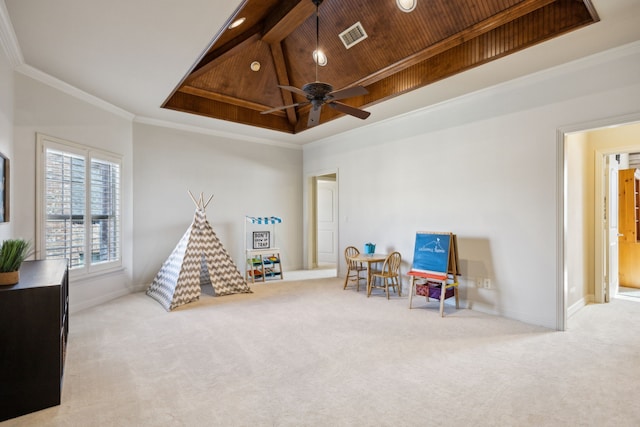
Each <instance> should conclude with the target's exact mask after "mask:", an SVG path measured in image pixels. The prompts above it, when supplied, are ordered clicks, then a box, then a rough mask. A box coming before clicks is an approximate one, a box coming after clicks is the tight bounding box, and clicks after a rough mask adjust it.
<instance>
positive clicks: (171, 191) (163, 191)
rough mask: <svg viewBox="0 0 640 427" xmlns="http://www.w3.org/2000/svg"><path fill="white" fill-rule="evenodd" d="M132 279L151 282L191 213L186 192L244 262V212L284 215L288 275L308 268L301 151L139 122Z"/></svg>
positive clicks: (280, 229) (280, 228)
mask: <svg viewBox="0 0 640 427" xmlns="http://www.w3.org/2000/svg"><path fill="white" fill-rule="evenodd" d="M133 135H134V148H133V153H134V164H133V170H134V176H133V180H134V201H135V206H136V208H135V212H134V242H135V246H134V257H133V258H134V274H133V278H134V283H135V285H136V287H137V288H139V289H143V288H146V287H147V286H148V285H149V284H150V283H151V281H152V280H153V278H154V276H155V274H156V273H157V272H158V270H159V269H160V267H161V265H162V263H163V262H164V261H165V259H166V258H167V257H168V256H169V254H170V253H171V251H172V250H173V248H174V247H175V246H176V244H177V243H178V241H179V240H180V237H182V235H183V234H184V232H185V231H186V230H187V228H188V227H189V225H190V224H191V221H192V219H193V215H194V211H195V206H194V204H193V202H192V201H191V199H190V197H189V194H188V192H187V191H191V192H192V193H193V194H194V196H196V198H197V197H199V195H200V193H204V196H205V199H208V198H209V196H210V195H212V194H213V196H214V197H213V200H212V201H211V203H210V204H209V206H208V207H207V218H208V220H209V222H210V223H211V225H212V227H213V229H214V231H215V232H216V234H217V236H218V238H219V239H220V241H221V242H222V244H223V246H224V247H225V249H226V250H227V252H229V254H230V255H231V257H232V258H233V259H234V261H235V263H236V265H237V267H238V268H239V269H240V270H241V271H243V268H244V265H245V264H244V256H243V252H244V218H245V215H250V216H270V215H275V216H280V217H282V218H283V223H282V224H280V225H277V226H276V227H277V228H276V230H275V233H276V239H277V242H276V243H277V245H278V246H279V247H280V249H281V254H282V264H283V268H284V273H285V275H286V272H287V270H291V269H299V268H301V266H302V150H300V149H289V148H281V147H276V146H271V145H262V144H256V143H252V142H243V141H239V140H232V139H225V138H221V137H217V136H212V135H206V134H198V133H193V132H186V131H182V130H176V129H171V128H165V127H159V126H152V125H148V124H142V123H134V132H133Z"/></svg>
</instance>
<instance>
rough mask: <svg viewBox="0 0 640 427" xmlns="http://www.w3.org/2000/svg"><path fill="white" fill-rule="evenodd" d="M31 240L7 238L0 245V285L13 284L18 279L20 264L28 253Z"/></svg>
mask: <svg viewBox="0 0 640 427" xmlns="http://www.w3.org/2000/svg"><path fill="white" fill-rule="evenodd" d="M30 249H31V242H29V241H28V240H24V239H7V240H5V241H4V242H2V247H0V285H15V284H16V283H18V282H19V281H20V266H21V265H22V262H23V261H24V260H25V259H26V258H27V257H28V256H29V255H30V253H29V251H30Z"/></svg>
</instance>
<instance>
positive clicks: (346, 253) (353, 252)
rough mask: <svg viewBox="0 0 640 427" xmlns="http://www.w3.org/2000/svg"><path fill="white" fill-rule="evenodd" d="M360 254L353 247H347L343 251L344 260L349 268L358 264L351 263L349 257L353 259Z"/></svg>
mask: <svg viewBox="0 0 640 427" xmlns="http://www.w3.org/2000/svg"><path fill="white" fill-rule="evenodd" d="M359 254H360V251H359V250H358V248H356V247H355V246H347V247H346V248H345V249H344V258H345V259H346V260H347V264H348V265H350V266H351V267H355V266H356V265H357V264H358V263H357V262H356V261H352V260H351V259H349V257H354V256H357V255H359Z"/></svg>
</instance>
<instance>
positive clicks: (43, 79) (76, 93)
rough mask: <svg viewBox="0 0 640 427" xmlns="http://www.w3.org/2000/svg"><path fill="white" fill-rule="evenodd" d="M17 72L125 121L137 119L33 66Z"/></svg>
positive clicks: (26, 66) (22, 67) (25, 66)
mask: <svg viewBox="0 0 640 427" xmlns="http://www.w3.org/2000/svg"><path fill="white" fill-rule="evenodd" d="M15 70H16V72H18V73H20V74H23V75H25V76H27V77H31V78H32V79H34V80H37V81H39V82H40V83H44V84H45V85H47V86H50V87H52V88H54V89H58V90H59V91H61V92H64V93H66V94H67V95H71V96H73V97H75V98H77V99H80V100H81V101H84V102H86V103H88V104H91V105H93V106H95V107H98V108H101V109H103V110H105V111H108V112H110V113H113V114H115V115H117V116H120V117H122V118H124V119H127V120H133V118H134V117H135V114H133V113H130V112H128V111H126V110H123V109H122V108H120V107H117V106H115V105H113V104H111V103H109V102H107V101H105V100H103V99H100V98H98V97H97V96H94V95H91V94H90V93H87V92H85V91H83V90H80V89H78V88H77V87H75V86H71V85H70V84H69V83H65V82H63V81H62V80H60V79H57V78H55V77H53V76H51V75H49V74H47V73H45V72H43V71H40V70H38V69H37V68H34V67H32V66H31V65H27V64H22V65H19V66H18V67H16V69H15Z"/></svg>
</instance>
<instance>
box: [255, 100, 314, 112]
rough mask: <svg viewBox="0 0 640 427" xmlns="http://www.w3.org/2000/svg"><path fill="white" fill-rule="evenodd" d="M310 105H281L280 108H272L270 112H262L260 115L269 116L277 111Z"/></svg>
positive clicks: (304, 103)
mask: <svg viewBox="0 0 640 427" xmlns="http://www.w3.org/2000/svg"><path fill="white" fill-rule="evenodd" d="M308 103H309V102H296V103H295V104H290V105H281V106H280V107H275V108H272V109H270V110H266V111H260V114H269V113H273V112H275V111H280V110H286V109H287V108H292V107H300V106H302V105H307V104H308Z"/></svg>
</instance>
